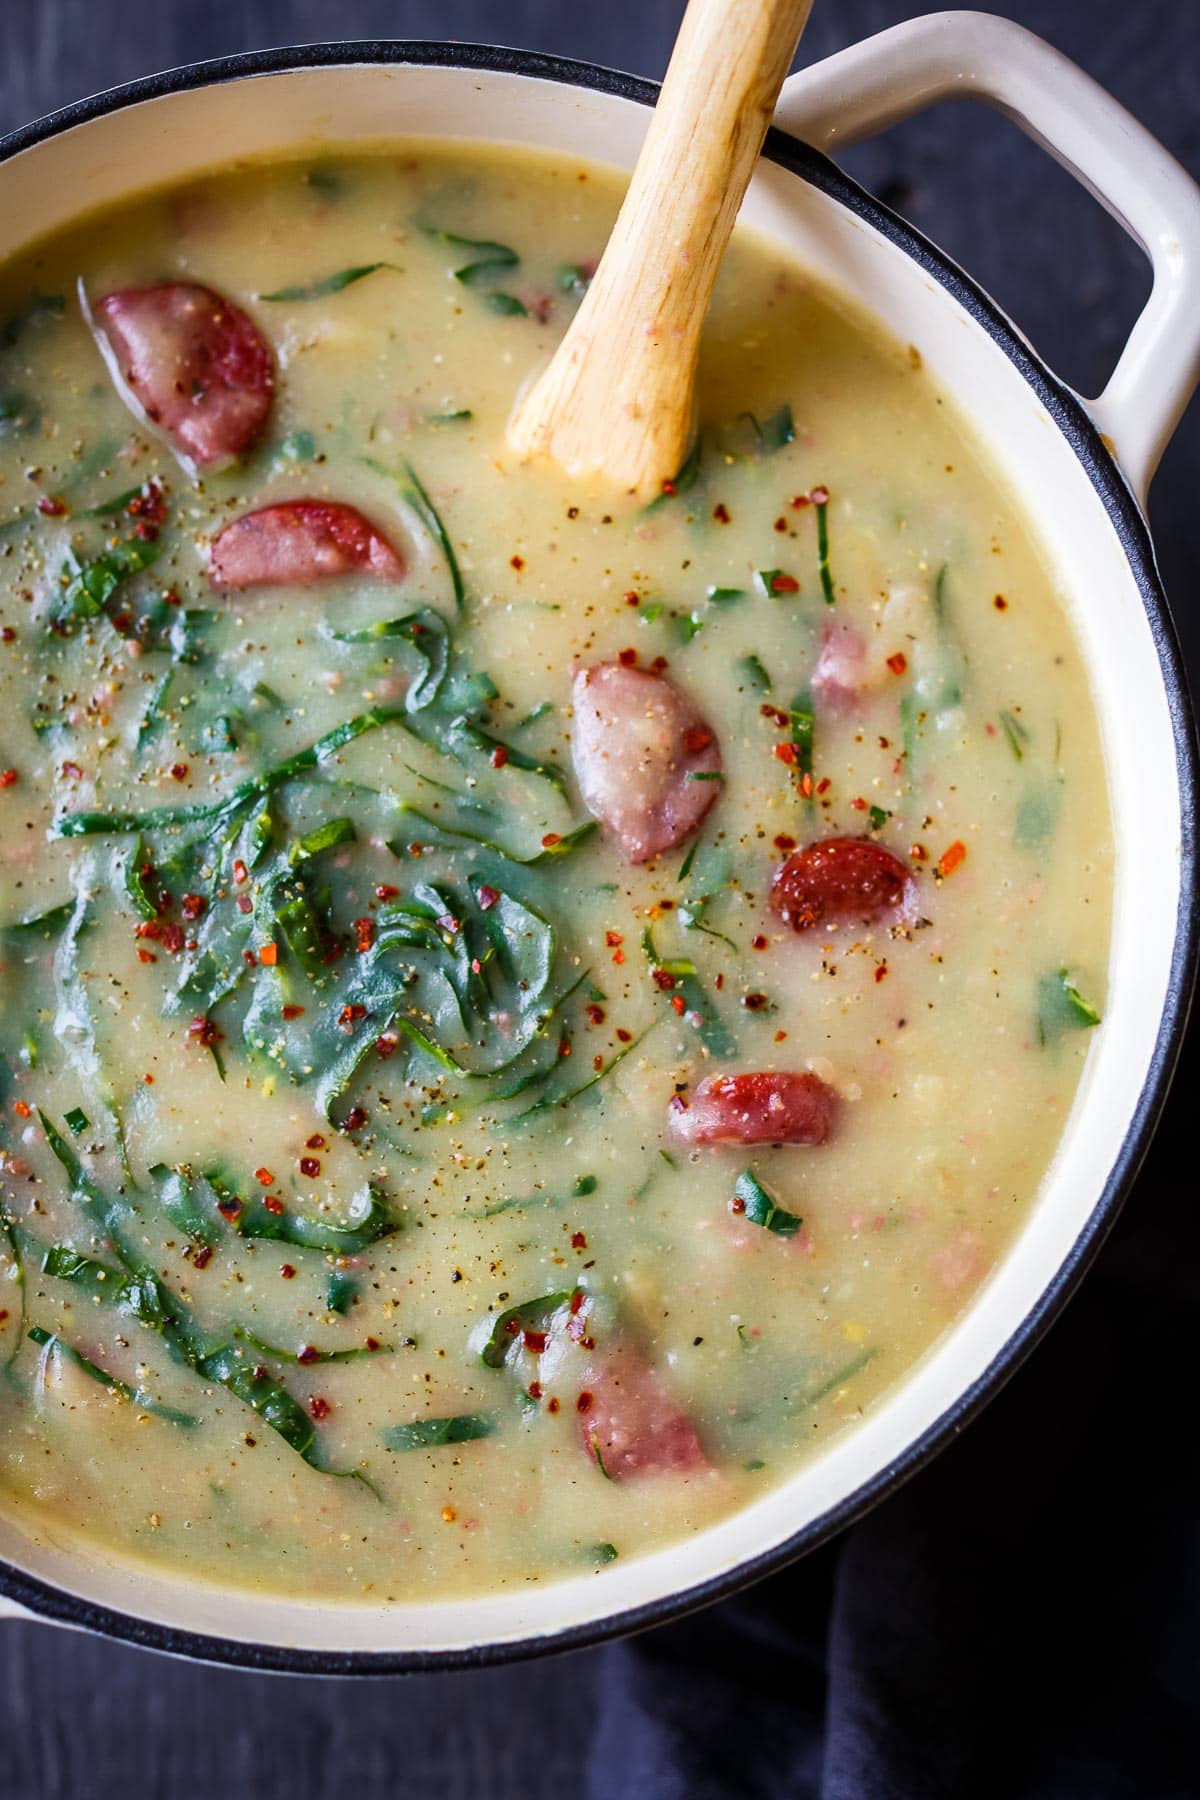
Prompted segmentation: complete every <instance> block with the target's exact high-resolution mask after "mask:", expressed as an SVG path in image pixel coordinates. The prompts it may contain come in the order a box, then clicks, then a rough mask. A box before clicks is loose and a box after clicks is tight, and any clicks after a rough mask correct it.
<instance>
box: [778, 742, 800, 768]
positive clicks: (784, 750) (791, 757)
mask: <svg viewBox="0 0 1200 1800" xmlns="http://www.w3.org/2000/svg"><path fill="white" fill-rule="evenodd" d="M775 755H776V756H777V758H778V759H779V761H780V762H781V763H787V764H788V766H789V767H790V768H795V766H796V763H797V762H798V761H799V754H798V752H797V750H796V746H795V744H776V746H775Z"/></svg>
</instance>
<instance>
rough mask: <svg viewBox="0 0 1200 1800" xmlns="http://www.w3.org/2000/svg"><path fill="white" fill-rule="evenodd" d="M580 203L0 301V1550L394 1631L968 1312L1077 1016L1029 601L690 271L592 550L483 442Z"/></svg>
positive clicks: (1063, 705)
mask: <svg viewBox="0 0 1200 1800" xmlns="http://www.w3.org/2000/svg"><path fill="white" fill-rule="evenodd" d="M619 194H620V187H619V183H618V181H617V180H616V178H615V177H613V176H612V175H610V174H609V173H606V172H604V171H602V170H598V169H595V168H591V167H585V166H581V165H577V164H574V163H572V162H570V161H569V160H566V159H563V158H553V159H551V158H548V157H541V156H529V155H517V154H515V153H513V152H511V151H508V150H501V149H497V150H495V151H483V152H481V151H480V149H479V147H478V146H473V147H472V148H471V150H470V152H469V154H468V153H467V152H466V151H465V150H458V149H454V148H433V147H428V146H423V145H420V144H417V145H412V146H405V147H402V148H393V149H391V150H389V151H388V152H386V153H382V152H381V153H379V154H375V155H370V156H360V157H357V158H349V157H347V158H339V157H331V158H328V159H325V160H321V161H317V162H312V161H310V162H297V163H288V164H285V165H281V166H270V167H259V166H254V167H247V168H240V169H236V170H233V171H229V172H226V173H222V174H219V175H215V176H213V177H212V178H211V179H206V180H204V181H201V182H198V183H196V184H195V185H193V186H190V187H188V188H187V189H186V190H180V191H172V192H167V193H155V194H152V195H150V196H149V197H147V198H144V199H142V200H139V201H138V202H137V203H136V204H134V205H132V206H130V207H128V208H126V209H124V210H121V211H117V212H113V213H110V214H106V215H104V216H103V217H99V218H93V219H89V220H87V221H86V222H84V223H83V224H82V225H81V226H80V227H79V228H78V229H77V230H75V231H73V232H71V233H70V234H67V235H64V236H61V237H57V238H55V239H54V240H53V241H48V242H46V243H44V244H42V245H41V246H39V247H37V248H36V250H34V251H33V252H31V253H30V254H29V255H28V256H27V258H26V259H25V260H24V261H22V262H21V263H19V264H16V265H14V266H11V267H9V269H8V270H7V272H6V273H5V275H4V277H3V297H4V306H3V312H2V316H3V318H4V320H5V321H6V323H5V324H4V325H3V327H2V328H0V484H2V485H0V514H2V516H0V552H2V559H0V575H2V580H0V621H2V633H0V636H2V641H0V691H2V694H3V701H4V710H5V719H6V725H5V734H4V750H3V756H2V758H0V761H2V762H3V764H4V767H3V771H2V772H0V809H2V811H0V823H2V831H0V925H2V927H3V935H2V944H3V983H4V990H3V991H4V1006H3V1014H2V1022H0V1051H2V1055H3V1071H4V1073H3V1089H2V1091H0V1103H2V1118H3V1125H2V1137H0V1148H2V1151H3V1170H4V1225H3V1230H2V1232H0V1365H2V1366H3V1369H4V1380H3V1382H2V1383H0V1493H2V1495H3V1504H4V1506H5V1508H6V1509H7V1510H8V1511H9V1512H11V1513H12V1514H13V1515H14V1516H15V1517H16V1518H18V1519H19V1520H20V1522H21V1523H22V1526H23V1528H24V1529H25V1530H27V1531H28V1532H30V1533H32V1534H34V1535H37V1536H41V1537H44V1538H48V1539H51V1540H54V1541H60V1542H62V1541H71V1540H74V1539H76V1538H84V1539H86V1540H87V1541H89V1542H90V1543H91V1544H93V1545H94V1546H99V1547H102V1548H103V1549H104V1550H105V1551H106V1552H107V1553H109V1554H114V1555H125V1556H128V1555H132V1556H134V1557H136V1558H139V1559H142V1560H143V1561H146V1562H151V1563H153V1564H154V1565H156V1566H159V1567H167V1568H172V1569H176V1570H179V1571H186V1572H188V1573H190V1574H193V1575H195V1576H199V1577H203V1578H206V1579H209V1580H212V1581H216V1582H221V1583H225V1584H229V1585H233V1584H237V1585H242V1586H257V1587H260V1588H263V1589H270V1590H274V1591H279V1592H288V1593H292V1594H295V1595H303V1596H306V1597H312V1598H314V1599H333V1600H353V1599H356V1598H358V1599H368V1600H371V1601H379V1600H384V1599H387V1600H396V1601H402V1600H404V1599H406V1598H409V1597H415V1596H424V1597H430V1596H440V1595H446V1596H452V1595H455V1594H462V1593H469V1592H479V1591H486V1590H497V1589H500V1588H502V1587H505V1586H510V1587H511V1586H515V1585H519V1584H525V1583H529V1582H542V1581H548V1580H553V1579H555V1578H560V1577H563V1576H566V1575H569V1574H572V1573H574V1574H578V1573H580V1572H581V1571H585V1570H589V1569H591V1570H595V1571H596V1572H597V1576H598V1578H601V1579H602V1578H603V1571H604V1569H605V1568H606V1567H607V1566H608V1565H610V1564H611V1563H612V1562H613V1560H614V1559H615V1558H622V1559H624V1558H629V1557H633V1556H636V1555H638V1554H640V1553H643V1552H645V1551H646V1550H648V1549H650V1548H652V1547H654V1546H656V1545H660V1544H662V1543H664V1542H668V1541H670V1540H672V1539H676V1538H678V1537H680V1536H682V1535H684V1534H687V1533H690V1532H694V1531H696V1530H698V1529H700V1528H702V1527H703V1526H705V1525H706V1524H708V1523H710V1522H712V1521H714V1520H715V1519H717V1518H719V1517H721V1516H723V1515H726V1514H728V1513H729V1512H731V1511H732V1510H734V1509H736V1508H738V1507H739V1506H742V1505H744V1504H746V1503H748V1502H749V1501H751V1500H752V1499H753V1498H755V1497H756V1496H758V1495H760V1494H761V1493H763V1492H764V1491H765V1489H766V1488H767V1487H768V1486H769V1485H770V1484H776V1483H779V1482H782V1481H784V1480H786V1479H787V1478H788V1477H789V1476H791V1475H792V1474H794V1472H795V1471H796V1470H797V1468H798V1467H799V1465H800V1464H801V1462H802V1460H803V1459H805V1458H811V1457H813V1456H814V1455H817V1454H819V1453H820V1451H821V1450H822V1448H823V1446H825V1445H827V1444H828V1443H829V1442H830V1440H831V1439H832V1438H833V1436H834V1435H835V1434H836V1433H838V1432H841V1431H843V1430H845V1429H846V1428H848V1427H850V1426H851V1425H852V1424H853V1422H854V1421H855V1420H856V1419H858V1418H860V1417H861V1416H862V1415H863V1413H864V1412H865V1411H866V1410H867V1409H868V1408H870V1407H871V1406H872V1405H873V1404H874V1403H875V1402H876V1401H877V1399H878V1397H879V1396H880V1395H881V1394H882V1393H884V1392H886V1391H887V1390H889V1389H890V1388H891V1387H892V1386H893V1385H894V1384H895V1383H897V1382H898V1381H899V1380H900V1379H901V1378H902V1377H903V1376H904V1374H905V1372H906V1371H907V1370H909V1369H911V1367H912V1366H913V1364H914V1362H915V1360H916V1359H917V1358H919V1357H920V1356H921V1355H922V1353H923V1352H925V1351H926V1350H927V1349H928V1348H929V1346H930V1345H931V1344H933V1343H934V1342H935V1340H937V1339H938V1338H939V1336H940V1335H941V1334H943V1333H944V1332H945V1331H946V1330H947V1328H948V1327H949V1326H950V1325H951V1324H952V1323H953V1321H954V1320H955V1318H956V1317H958V1316H959V1314H960V1313H961V1312H962V1310H963V1309H964V1308H965V1307H966V1306H968V1305H969V1304H970V1300H971V1296H972V1294H973V1293H974V1292H975V1290H976V1289H977V1288H978V1285H979V1284H980V1282H982V1281H983V1280H984V1279H985V1278H986V1276H987V1274H988V1271H989V1270H990V1269H991V1268H992V1267H993V1266H994V1264H995V1263H996V1261H997V1259H998V1258H999V1257H1000V1256H1002V1255H1003V1253H1004V1251H1005V1248H1006V1246H1007V1245H1009V1244H1010V1243H1011V1241H1012V1239H1013V1237H1014V1234H1015V1233H1016V1232H1017V1231H1018V1230H1019V1229H1020V1226H1021V1224H1022V1221H1023V1219H1024V1218H1025V1217H1026V1215H1027V1213H1028V1210H1029V1208H1030V1206H1031V1205H1032V1203H1033V1202H1034V1200H1035V1197H1036V1195H1037V1192H1038V1188H1039V1183H1040V1181H1041V1179H1042V1176H1043V1174H1044V1172H1045V1170H1046V1167H1047V1165H1048V1163H1049V1161H1050V1159H1051V1157H1052V1155H1053V1153H1054V1149H1055V1145H1056V1142H1057V1140H1058V1138H1059V1135H1060V1133H1061V1131H1062V1128H1063V1124H1064V1121H1065V1119H1066V1116H1067V1114H1068V1111H1069V1109H1070V1107H1071V1104H1072V1099H1073V1095H1074V1092H1075V1089H1076V1086H1077V1083H1078V1080H1079V1076H1080V1072H1081V1069H1082V1067H1083V1064H1084V1061H1085V1058H1086V1055H1087V1051H1088V1046H1089V1041H1090V1031H1091V1029H1092V1028H1093V1027H1095V1026H1096V1025H1097V1023H1098V1021H1099V1018H1100V1012H1101V1009H1102V1006H1103V998H1104V985H1105V966H1106V957H1107V945H1108V937H1109V923H1110V919H1109V908H1110V885H1111V861H1112V847H1111V842H1110V837H1109V824H1108V813H1107V799H1106V792H1105V783H1104V776H1103V764H1102V755H1101V747H1100V742H1099V738H1098V732H1097V725H1096V719H1095V715H1094V712H1093V709H1092V705H1091V701H1090V698H1089V693H1088V686H1087V681H1086V677H1085V673H1084V670H1083V667H1082V664H1081V660H1080V657H1079V654H1078V651H1077V649H1076V647H1075V644H1074V642H1073V640H1072V636H1071V632H1070V629H1069V627H1068V623H1067V619H1066V615H1065V610H1064V606H1063V598H1062V596H1061V595H1060V594H1059V593H1058V592H1057V590H1056V578H1055V573H1054V571H1053V569H1052V568H1050V567H1049V566H1048V565H1047V563H1046V561H1045V559H1044V557H1043V555H1042V553H1041V551H1040V548H1039V546H1038V545H1037V544H1036V543H1034V542H1033V541H1032V540H1031V538H1030V536H1029V534H1028V532H1027V530H1026V527H1025V525H1024V523H1023V521H1022V518H1021V516H1020V513H1019V511H1018V510H1017V509H1016V507H1015V506H1014V503H1013V501H1012V499H1011V498H1010V496H1009V495H1008V494H1007V493H1006V492H1005V491H1004V489H1003V488H1002V486H1001V485H1000V484H999V483H998V482H997V480H996V478H995V476H994V475H993V473H992V471H991V470H990V469H989V468H988V467H987V466H986V465H985V463H984V462H983V461H982V459H981V458H980V456H979V454H978V452H977V451H976V449H975V448H974V447H973V446H972V444H971V442H970V441H969V438H967V437H966V436H965V435H964V432H963V428H962V425H961V423H960V421H959V419H958V418H957V416H956V414H955V412H954V410H953V408H952V407H951V406H950V405H949V404H947V402H946V400H945V397H944V396H942V395H941V394H939V393H938V392H937V391H936V389H935V387H934V386H933V384H932V383H931V381H930V379H929V377H928V376H927V374H926V373H925V372H924V371H923V369H922V364H921V357H920V354H919V347H910V346H905V345H897V344H895V343H893V342H891V341H889V340H888V339H887V338H885V337H884V336H882V335H881V334H880V333H879V331H878V330H877V329H876V328H875V327H874V326H873V325H872V324H871V323H870V322H869V321H867V320H865V319H863V318H861V317H859V316H858V315H857V314H856V313H855V312H853V311H852V310H850V309H849V308H848V307H847V306H846V304H845V303H844V302H843V301H841V300H840V299H839V298H838V296H837V295H836V294H832V293H829V292H826V291H824V290H823V289H821V288H820V287H818V286H815V285H814V284H813V283H812V281H811V280H810V279H809V278H808V277H807V276H806V275H805V273H804V271H803V270H802V269H801V268H799V267H796V266H794V265H793V264H792V263H791V262H789V261H788V260H786V259H785V258H783V257H782V256H781V255H780V254H779V253H778V252H777V251H776V250H774V249H773V248H772V247H771V246H770V245H769V244H767V243H765V242H760V241H757V240H756V239H754V238H753V237H751V236H746V235H739V236H738V237H737V238H736V239H735V243H734V245H733V248H732V250H731V252H730V255H729V258H728V261H727V264H726V266H725V268H724V271H723V273H722V276H721V280H720V283H719V286H718V292H717V296H716V300H715V303H714V307H713V313H712V317H711V320H710V322H709V325H708V329H707V335H706V341H705V353H704V360H703V366H702V371H701V381H700V396H699V398H700V421H701V426H700V432H699V436H698V438H697V442H696V447H695V449H694V451H693V452H692V454H691V455H690V457H689V458H688V461H687V463H686V464H685V466H684V467H683V468H682V469H681V470H680V471H679V472H678V475H677V476H676V478H675V479H674V480H673V481H671V482H668V483H666V484H665V485H664V489H663V492H662V494H661V495H659V496H658V497H657V498H656V499H655V500H654V501H653V502H652V504H650V505H649V506H635V505H634V504H633V503H632V502H631V501H623V500H621V499H620V498H617V497H614V496H613V495H612V494H611V493H605V492H600V491H591V490H589V489H587V488H581V487H579V486H577V485H572V484H569V483H568V482H566V481H565V480H564V479H562V478H560V477H558V476H557V475H555V474H554V473H552V472H547V471H545V470H537V469H530V468H523V467H521V466H519V465H518V464H517V463H516V461H515V459H514V458H513V457H512V456H511V454H510V453H509V452H508V451H507V450H506V447H505V442H504V426H505V421H506V419H507V416H508V414H509V412H510V410H511V408H512V406H513V403H514V399H515V397H516V396H517V394H518V392H519V391H520V390H521V388H522V384H524V383H525V382H526V381H527V380H528V379H530V377H531V375H532V374H534V373H535V372H536V371H537V369H538V368H539V367H541V366H542V365H543V363H544V361H545V359H546V358H547V356H548V355H549V353H550V351H551V350H552V348H553V346H554V344H555V342H556V341H557V339H558V337H559V336H560V335H561V333H562V331H563V330H564V329H565V326H566V323H567V322H568V320H569V319H570V317H571V316H572V313H573V311H574V309H575V307H576V306H577V305H578V303H579V299H580V296H581V295H582V294H583V292H585V291H586V287H587V283H588V280H589V278H590V274H591V271H592V269H593V268H594V265H595V259H596V257H597V255H598V254H599V252H600V250H601V248H602V246H603V243H604V241H605V237H606V234H607V231H608V229H609V227H610V225H611V222H612V219H613V217H614V214H615V211H616V207H617V205H618V202H619Z"/></svg>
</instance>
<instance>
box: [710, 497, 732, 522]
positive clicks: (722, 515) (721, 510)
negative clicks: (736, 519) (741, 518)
mask: <svg viewBox="0 0 1200 1800" xmlns="http://www.w3.org/2000/svg"><path fill="white" fill-rule="evenodd" d="M712 516H713V518H714V519H715V520H716V521H717V524H718V525H728V524H729V522H730V520H731V518H732V517H733V515H732V513H731V512H730V510H729V508H728V507H727V506H726V504H725V502H724V501H723V500H718V501H717V504H716V505H715V506H714V507H713V514H712Z"/></svg>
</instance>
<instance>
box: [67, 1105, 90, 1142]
mask: <svg viewBox="0 0 1200 1800" xmlns="http://www.w3.org/2000/svg"><path fill="white" fill-rule="evenodd" d="M91 1122H92V1121H91V1120H90V1119H89V1118H88V1116H87V1114H86V1113H85V1112H84V1111H83V1110H82V1108H80V1107H78V1106H73V1107H72V1108H71V1110H70V1112H65V1113H64V1114H63V1124H64V1125H65V1126H66V1128H67V1130H68V1131H69V1132H70V1133H71V1136H72V1137H81V1136H82V1135H83V1133H84V1132H85V1131H86V1130H87V1128H88V1126H89V1125H90V1124H91Z"/></svg>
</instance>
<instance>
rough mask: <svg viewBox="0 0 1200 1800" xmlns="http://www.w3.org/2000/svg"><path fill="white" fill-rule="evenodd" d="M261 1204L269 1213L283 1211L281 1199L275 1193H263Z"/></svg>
mask: <svg viewBox="0 0 1200 1800" xmlns="http://www.w3.org/2000/svg"><path fill="white" fill-rule="evenodd" d="M263 1205H264V1206H265V1208H266V1209H267V1211H268V1212H269V1213H276V1214H280V1213H282V1212H283V1201H282V1200H280V1199H279V1197H278V1196H277V1195H276V1194H267V1195H265V1196H264V1198H263Z"/></svg>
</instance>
